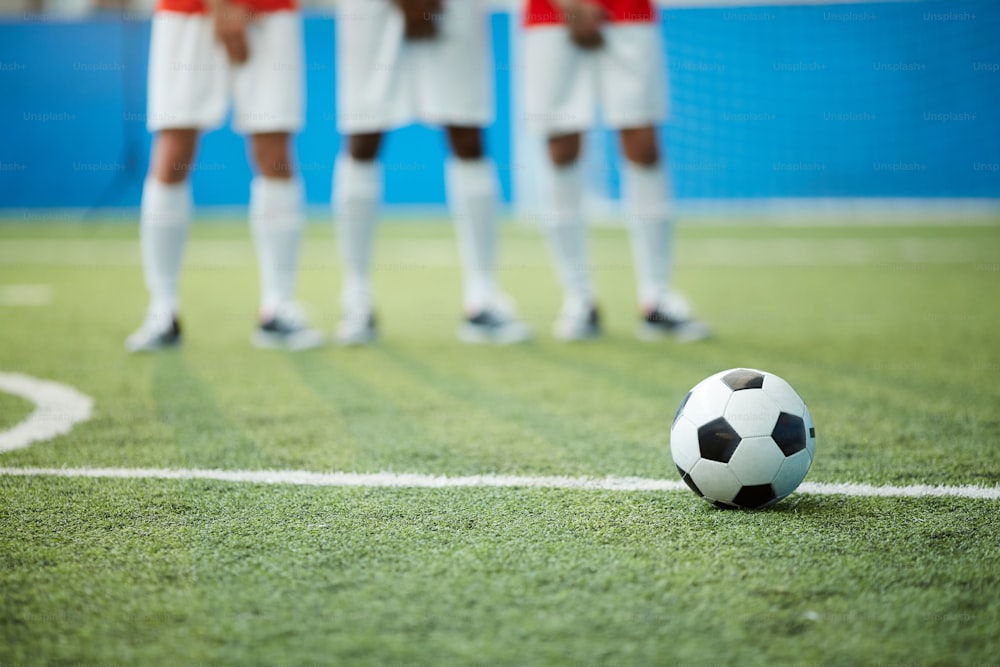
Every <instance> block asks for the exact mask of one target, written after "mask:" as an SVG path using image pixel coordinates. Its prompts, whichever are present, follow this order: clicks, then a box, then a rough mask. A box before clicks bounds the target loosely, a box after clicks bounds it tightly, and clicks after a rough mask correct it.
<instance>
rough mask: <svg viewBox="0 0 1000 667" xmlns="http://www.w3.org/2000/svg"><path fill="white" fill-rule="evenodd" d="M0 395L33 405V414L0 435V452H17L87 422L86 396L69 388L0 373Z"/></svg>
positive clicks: (89, 405) (88, 404)
mask: <svg viewBox="0 0 1000 667" xmlns="http://www.w3.org/2000/svg"><path fill="white" fill-rule="evenodd" d="M0 391H4V392H7V393H9V394H15V395H17V396H20V397H22V398H25V399H27V400H29V401H31V402H32V403H34V404H35V410H34V412H32V413H31V414H30V415H28V417H27V418H25V419H24V421H22V422H20V423H19V424H16V425H15V426H14V427H13V428H11V429H8V430H6V431H0V452H9V451H11V450H12V449H21V448H22V447H27V446H28V445H31V444H32V443H35V442H41V441H43V440H51V439H52V438H54V437H56V436H57V435H63V434H65V433H69V432H70V430H71V429H72V428H73V427H74V426H76V424H78V423H79V422H82V421H86V420H87V419H90V413H91V411H92V410H93V407H94V400H93V399H92V398H90V396H87V395H85V394H81V393H80V392H78V391H77V390H76V389H73V388H72V387H67V386H66V385H64V384H59V383H58V382H50V381H48V380H39V379H38V378H33V377H31V376H30V375H21V374H20V373H0Z"/></svg>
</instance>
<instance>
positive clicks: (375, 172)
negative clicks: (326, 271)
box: [333, 154, 382, 311]
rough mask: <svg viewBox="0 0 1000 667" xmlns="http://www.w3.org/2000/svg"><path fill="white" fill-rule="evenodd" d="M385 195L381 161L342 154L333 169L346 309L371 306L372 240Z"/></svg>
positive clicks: (334, 203) (342, 298)
mask: <svg viewBox="0 0 1000 667" xmlns="http://www.w3.org/2000/svg"><path fill="white" fill-rule="evenodd" d="M381 199H382V166H381V164H379V162H377V161H375V160H372V161H371V162H362V161H360V160H355V159H354V158H352V157H350V156H349V155H347V154H342V155H340V156H339V157H338V158H337V163H336V165H335V166H334V170H333V208H334V215H335V216H336V220H337V227H338V229H337V236H338V240H339V245H340V255H341V261H342V262H343V265H344V269H343V271H344V284H343V288H342V289H341V303H342V305H343V308H344V309H345V310H349V311H354V310H359V309H370V308H371V278H370V272H371V257H372V241H373V238H374V232H375V216H376V215H377V213H378V205H379V202H380V201H381Z"/></svg>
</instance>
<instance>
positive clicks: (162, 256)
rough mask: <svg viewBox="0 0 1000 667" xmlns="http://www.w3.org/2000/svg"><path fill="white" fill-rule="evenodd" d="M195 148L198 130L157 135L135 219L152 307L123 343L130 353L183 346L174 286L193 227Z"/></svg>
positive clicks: (178, 305) (150, 306)
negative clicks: (191, 223)
mask: <svg viewBox="0 0 1000 667" xmlns="http://www.w3.org/2000/svg"><path fill="white" fill-rule="evenodd" d="M197 142H198V131H197V130H194V129H167V130H162V131H160V132H159V133H158V134H157V135H156V139H155V141H154V144H153V158H152V161H151V164H150V173H149V176H148V177H147V178H146V182H145V184H144V185H143V190H142V203H141V206H140V213H139V243H140V247H141V249H142V270H143V276H144V278H145V281H146V288H147V289H148V290H149V299H150V301H149V309H148V310H147V313H146V319H145V320H144V321H143V323H142V325H141V326H140V327H139V329H138V330H137V331H135V332H134V333H133V334H132V335H130V336H129V337H128V339H127V340H126V346H127V348H128V349H129V350H130V351H132V352H140V351H152V350H156V349H159V348H162V347H171V346H174V345H177V344H179V343H180V340H181V336H180V323H179V319H178V311H179V307H180V299H179V295H178V282H179V277H180V272H181V262H182V260H183V257H184V246H185V244H186V242H187V234H188V226H189V225H190V222H191V181H190V179H189V178H188V174H189V173H190V172H191V164H192V162H193V161H194V155H195V150H196V147H197Z"/></svg>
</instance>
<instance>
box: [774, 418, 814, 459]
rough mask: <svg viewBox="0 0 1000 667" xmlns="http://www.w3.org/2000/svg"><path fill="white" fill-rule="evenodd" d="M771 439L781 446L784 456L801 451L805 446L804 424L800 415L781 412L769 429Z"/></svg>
mask: <svg viewBox="0 0 1000 667" xmlns="http://www.w3.org/2000/svg"><path fill="white" fill-rule="evenodd" d="M771 439H772V440H774V442H775V443H776V444H777V445H778V447H780V448H781V451H782V452H784V453H785V456H791V455H792V454H794V453H795V452H801V451H802V450H803V449H805V448H806V424H805V422H803V421H802V417H796V416H795V415H790V414H788V413H787V412H782V413H781V414H780V415H778V421H777V422H775V424H774V430H773V431H771Z"/></svg>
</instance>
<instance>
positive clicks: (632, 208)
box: [621, 126, 709, 341]
mask: <svg viewBox="0 0 1000 667" xmlns="http://www.w3.org/2000/svg"><path fill="white" fill-rule="evenodd" d="M621 137H622V152H623V153H624V155H625V160H624V161H623V166H622V198H623V200H624V201H623V204H624V208H625V218H626V222H627V225H628V229H629V235H630V238H631V241H632V254H633V259H634V262H635V274H636V288H637V291H638V300H639V307H640V309H641V311H642V317H643V320H642V322H641V323H640V328H639V335H640V337H642V338H644V339H656V338H661V337H663V336H667V335H669V336H672V337H674V338H676V339H678V340H681V341H694V340H701V339H703V338H706V337H707V336H708V335H709V329H708V327H707V326H706V325H705V324H704V323H703V322H700V321H698V320H696V319H694V317H693V316H692V314H691V308H690V306H689V305H688V303H687V300H686V299H684V297H683V296H681V295H680V294H679V293H677V292H674V291H671V290H670V289H669V285H670V279H671V269H672V260H673V238H674V229H673V219H672V215H671V210H670V198H669V195H670V189H669V181H668V176H667V173H666V169H664V168H663V165H662V162H661V161H660V159H659V150H658V147H657V141H656V129H655V128H653V127H652V126H646V127H639V128H630V129H624V130H622V132H621Z"/></svg>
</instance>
